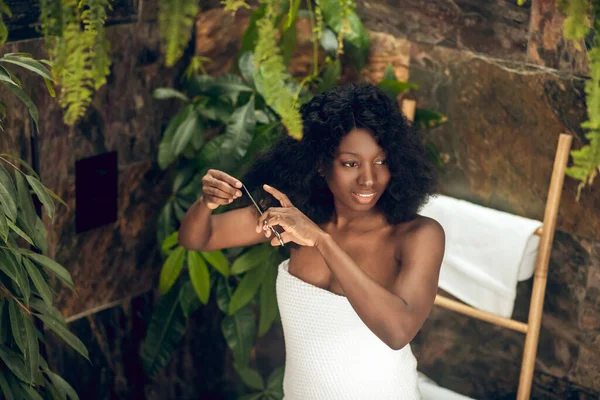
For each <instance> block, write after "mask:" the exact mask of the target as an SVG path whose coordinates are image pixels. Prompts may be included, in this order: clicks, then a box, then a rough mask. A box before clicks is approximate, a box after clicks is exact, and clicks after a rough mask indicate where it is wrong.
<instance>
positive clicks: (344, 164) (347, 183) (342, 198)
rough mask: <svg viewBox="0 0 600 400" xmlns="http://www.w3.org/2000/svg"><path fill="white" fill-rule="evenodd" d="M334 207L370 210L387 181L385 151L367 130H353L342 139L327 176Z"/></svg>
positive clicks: (388, 175)
mask: <svg viewBox="0 0 600 400" xmlns="http://www.w3.org/2000/svg"><path fill="white" fill-rule="evenodd" d="M326 180H327V184H328V186H329V189H330V190H331V192H332V193H333V196H334V198H335V202H336V207H337V208H338V209H339V206H340V205H341V206H345V207H347V208H349V209H350V210H354V211H367V210H370V209H372V208H373V207H374V206H375V204H376V203H377V200H379V198H380V197H381V195H382V194H383V192H384V191H385V189H386V188H387V186H388V183H389V181H390V171H389V169H388V166H387V164H386V154H385V151H384V150H383V149H382V148H381V147H379V145H378V144H377V142H376V141H375V138H374V137H373V135H372V134H371V132H369V131H368V130H366V129H361V128H355V129H353V130H351V131H350V132H349V133H348V134H347V135H346V136H344V137H343V138H342V140H341V141H340V144H339V146H338V148H337V150H336V153H335V154H334V157H333V164H332V166H331V168H330V170H329V171H328V173H327V175H326Z"/></svg>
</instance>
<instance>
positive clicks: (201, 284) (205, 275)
mask: <svg viewBox="0 0 600 400" xmlns="http://www.w3.org/2000/svg"><path fill="white" fill-rule="evenodd" d="M188 270H189V273H190V280H191V281H192V285H193V286H194V290H195V291H196V294H197V295H198V298H199V299H200V301H201V302H202V303H203V304H207V303H208V298H209V295H210V273H209V272H208V267H207V266H206V262H204V259H203V258H202V256H201V255H200V254H199V253H198V252H195V251H188Z"/></svg>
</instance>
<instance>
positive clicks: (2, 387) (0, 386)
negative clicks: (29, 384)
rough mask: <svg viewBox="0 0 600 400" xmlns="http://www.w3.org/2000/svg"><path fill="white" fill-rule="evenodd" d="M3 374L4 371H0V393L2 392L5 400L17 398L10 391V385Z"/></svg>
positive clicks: (15, 399)
mask: <svg viewBox="0 0 600 400" xmlns="http://www.w3.org/2000/svg"><path fill="white" fill-rule="evenodd" d="M4 374H5V372H4V371H2V372H0V393H2V395H3V396H4V398H5V399H6V400H18V399H17V398H16V397H15V395H14V393H13V392H12V389H11V388H10V385H9V384H8V381H7V380H6V376H4Z"/></svg>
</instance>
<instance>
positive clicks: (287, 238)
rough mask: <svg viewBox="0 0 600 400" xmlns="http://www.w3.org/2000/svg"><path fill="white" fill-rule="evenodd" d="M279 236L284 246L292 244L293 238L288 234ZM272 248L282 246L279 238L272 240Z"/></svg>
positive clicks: (284, 233)
mask: <svg viewBox="0 0 600 400" xmlns="http://www.w3.org/2000/svg"><path fill="white" fill-rule="evenodd" d="M279 236H281V240H282V241H283V244H286V243H289V242H291V241H292V237H293V236H292V235H291V234H290V233H288V232H283V233H280V234H279ZM271 246H281V242H280V241H279V238H278V237H277V236H275V237H273V239H271Z"/></svg>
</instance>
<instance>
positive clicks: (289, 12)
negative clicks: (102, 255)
mask: <svg viewBox="0 0 600 400" xmlns="http://www.w3.org/2000/svg"><path fill="white" fill-rule="evenodd" d="M232 4H233V3H232ZM235 4H237V6H238V7H239V6H242V5H241V4H239V2H237V3H235ZM319 4H321V5H322V6H323V7H324V8H323V10H321V9H320V8H319ZM338 4H339V3H337V0H321V1H320V2H317V8H316V9H314V10H313V8H312V4H311V3H310V2H307V9H306V10H302V9H300V2H299V1H290V2H289V3H285V4H283V5H284V7H283V8H278V7H279V6H278V5H281V4H280V3H279V2H267V1H263V2H262V3H261V6H260V7H259V8H258V9H256V10H254V12H253V14H252V17H251V22H250V24H249V27H248V29H247V31H246V32H245V34H244V37H243V39H242V49H241V54H240V56H239V57H238V63H237V68H236V70H237V72H238V73H236V74H233V73H230V74H223V75H221V76H218V77H216V78H215V77H210V76H206V75H196V76H193V75H192V76H189V75H186V80H185V81H184V84H183V87H184V91H177V90H174V89H171V88H161V89H157V90H156V91H155V93H154V96H155V97H156V98H159V99H167V98H170V99H177V100H178V101H181V102H182V108H181V110H180V111H179V112H178V113H177V115H175V116H174V117H173V119H172V120H171V121H170V123H169V124H168V126H167V128H166V130H165V132H164V135H163V138H162V140H161V143H160V145H159V152H158V163H159V166H160V167H161V168H163V169H167V168H172V171H173V180H172V182H173V186H172V192H173V193H172V195H171V196H170V197H169V199H168V201H167V203H166V204H165V206H164V207H163V209H162V211H161V213H160V216H159V221H158V227H157V236H158V240H159V243H162V246H161V250H162V254H163V255H164V257H165V262H164V265H163V268H162V270H161V274H160V278H159V289H160V292H161V293H162V294H163V295H162V297H161V298H160V299H159V302H158V305H157V308H156V311H155V312H154V313H153V315H152V320H151V322H150V327H149V329H148V334H147V337H146V340H145V342H144V345H143V349H142V358H143V361H144V367H145V370H146V372H147V373H148V374H150V375H153V374H154V373H156V372H157V371H158V370H159V369H160V368H162V367H163V366H164V365H165V364H166V363H167V362H168V360H169V358H170V356H171V353H172V352H173V350H174V349H175V347H176V346H177V345H178V342H179V341H180V340H181V338H182V337H183V335H184V334H185V327H186V319H187V318H188V317H189V316H190V315H191V314H192V313H193V312H194V311H195V310H197V309H198V308H199V307H201V306H202V305H205V304H207V303H208V302H209V301H211V299H213V301H215V302H216V303H217V305H218V307H219V309H220V310H221V311H222V312H223V313H224V316H223V320H222V327H221V328H222V333H223V336H224V337H225V341H226V342H227V344H228V346H229V348H230V349H231V351H232V354H233V358H234V366H235V368H236V371H237V372H238V374H239V376H240V378H241V380H242V382H243V383H244V384H245V385H246V387H247V389H248V390H249V391H250V392H251V393H249V394H247V395H246V397H244V398H248V399H261V398H265V399H267V398H275V399H279V398H281V397H282V388H281V385H282V378H283V368H277V369H275V370H274V371H272V372H271V373H270V375H269V376H268V377H267V378H266V379H265V378H263V377H262V376H261V375H260V373H259V372H258V371H257V370H256V369H254V368H253V366H252V360H251V359H250V351H251V349H252V347H253V346H254V342H255V340H256V338H257V337H260V336H262V335H264V334H265V333H266V332H267V331H268V330H269V329H270V327H271V326H272V324H273V322H274V321H276V320H277V319H278V314H279V313H278V309H277V299H276V295H275V279H276V276H277V265H278V264H279V263H280V262H281V261H283V259H284V258H285V257H286V255H285V254H283V253H281V250H279V249H278V248H272V247H271V246H270V245H269V244H268V243H265V244H262V245H257V246H253V247H250V248H238V249H227V250H224V251H215V252H210V253H205V252H195V251H187V250H185V249H183V248H182V247H180V246H178V240H177V235H178V232H177V226H178V224H179V222H180V221H181V219H182V218H183V216H184V214H185V211H186V210H187V209H188V208H189V207H190V206H191V204H192V203H193V202H194V201H195V200H196V199H197V198H198V196H199V195H200V193H201V189H202V188H201V181H200V177H201V176H203V175H204V174H205V173H206V171H207V169H208V168H217V169H221V170H224V171H226V172H228V173H230V174H232V175H234V176H238V177H239V176H240V174H241V172H242V170H243V168H244V166H245V165H247V163H248V162H249V161H251V160H252V159H253V158H254V156H255V155H256V153H257V152H258V151H260V150H262V149H264V148H266V147H268V146H270V145H271V144H272V143H274V141H276V140H277V139H278V138H280V137H281V136H282V135H284V134H290V135H292V136H298V135H297V133H298V131H297V128H298V126H300V127H301V122H293V121H296V119H297V118H299V114H297V109H296V106H297V105H299V104H302V103H303V102H305V101H307V100H308V99H309V98H310V97H311V96H312V93H318V92H321V91H324V90H328V89H330V88H331V87H333V86H335V85H336V84H337V81H338V79H339V78H340V71H341V58H340V56H341V55H342V54H344V53H343V52H342V51H340V50H339V47H340V44H339V42H338V38H342V37H343V38H344V40H346V41H347V42H346V43H345V46H344V48H345V54H346V55H347V56H348V57H347V59H348V60H349V61H350V62H352V63H353V65H354V66H355V67H356V68H360V66H361V65H364V64H365V62H366V55H367V53H368V43H369V41H368V36H367V32H366V30H365V29H364V27H363V26H362V24H361V23H360V20H359V19H358V17H357V16H356V14H354V11H353V8H352V7H349V5H348V2H345V3H344V4H345V7H347V10H350V11H343V8H342V7H341V6H338ZM299 17H308V18H309V19H310V20H311V21H312V23H313V30H312V32H313V34H312V38H311V39H312V41H313V56H314V57H313V60H315V61H314V64H313V68H312V70H311V71H310V73H309V75H308V76H306V77H303V78H302V79H299V80H294V79H292V78H291V77H290V75H289V74H288V73H287V66H286V65H287V64H288V63H289V55H291V53H292V52H293V50H294V46H295V36H296V32H295V21H296V18H299ZM342 18H348V19H349V20H350V21H351V23H350V26H351V27H352V31H346V32H343V35H342V36H340V35H339V32H340V31H342V29H343V28H341V27H342V26H343V25H344V23H343V22H342V21H341V19H342ZM330 24H331V25H330ZM292 33H293V35H292ZM276 37H279V38H280V39H279V43H278V42H277V41H276V40H275V39H274V38H276ZM261 46H262V47H261ZM351 49H353V50H351ZM319 51H324V52H325V53H326V55H327V56H326V58H325V60H324V62H323V63H322V64H320V65H319V64H317V60H318V52H319ZM351 52H353V53H352V56H350V53H351ZM257 54H258V55H257ZM257 59H259V60H262V61H261V62H257V61H256V60H257ZM265 60H268V62H267V64H266V65H265ZM196 64H197V62H196ZM198 65H201V64H197V65H195V66H190V71H192V70H195V71H198V70H200V68H199V67H198ZM379 85H380V87H382V88H383V89H384V90H387V91H388V92H390V94H392V95H394V96H398V95H400V94H402V93H404V92H406V91H408V90H411V89H416V85H413V84H409V83H406V82H400V81H398V80H397V79H396V76H395V75H394V72H393V69H392V68H391V66H388V68H387V70H386V73H385V76H384V80H383V81H382V82H381V83H380V84H379ZM273 93H280V97H279V99H285V100H283V101H282V103H283V102H285V107H281V106H280V105H279V104H278V103H275V102H274V101H273V100H274V99H275V98H274V97H273ZM286 107H287V108H286ZM286 109H287V111H286ZM424 111H426V112H424V113H422V114H421V117H420V118H419V119H418V120H417V121H415V123H417V124H419V125H427V126H433V125H435V124H436V123H440V122H443V120H444V117H443V116H442V115H441V114H438V113H435V112H433V111H428V110H424ZM290 121H292V122H290ZM299 123H300V125H298V124H299ZM295 130H296V131H295ZM227 210H228V207H222V208H219V209H218V212H224V211H227Z"/></svg>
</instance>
